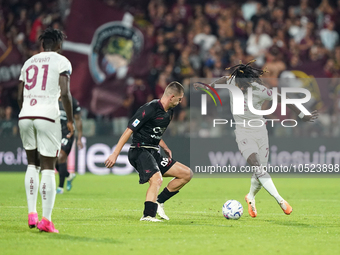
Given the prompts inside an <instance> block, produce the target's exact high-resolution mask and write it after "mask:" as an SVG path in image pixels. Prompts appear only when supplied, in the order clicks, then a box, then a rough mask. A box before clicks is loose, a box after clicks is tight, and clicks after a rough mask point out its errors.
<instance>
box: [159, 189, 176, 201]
mask: <svg viewBox="0 0 340 255" xmlns="http://www.w3.org/2000/svg"><path fill="white" fill-rule="evenodd" d="M178 192H179V191H174V192H170V191H169V190H168V189H167V187H165V188H164V189H163V191H162V192H161V193H160V194H159V195H158V197H157V202H158V203H160V204H163V203H164V202H165V201H167V200H168V199H170V198H171V197H172V196H174V195H176V194H177V193H178Z"/></svg>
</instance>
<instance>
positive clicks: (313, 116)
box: [302, 110, 319, 122]
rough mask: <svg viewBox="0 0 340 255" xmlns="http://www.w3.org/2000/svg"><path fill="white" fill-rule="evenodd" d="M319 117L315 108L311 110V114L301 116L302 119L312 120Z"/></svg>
mask: <svg viewBox="0 0 340 255" xmlns="http://www.w3.org/2000/svg"><path fill="white" fill-rule="evenodd" d="M318 117H319V113H318V111H317V110H315V111H313V112H312V114H311V115H305V116H303V118H302V120H303V121H308V122H314V121H315V120H316V119H317V118H318Z"/></svg>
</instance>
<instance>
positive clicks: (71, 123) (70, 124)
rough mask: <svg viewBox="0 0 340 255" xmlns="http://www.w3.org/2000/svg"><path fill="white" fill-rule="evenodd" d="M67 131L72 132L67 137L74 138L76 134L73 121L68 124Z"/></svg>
mask: <svg viewBox="0 0 340 255" xmlns="http://www.w3.org/2000/svg"><path fill="white" fill-rule="evenodd" d="M67 129H68V131H70V133H68V134H67V136H66V137H67V138H71V136H73V133H74V126H73V121H68V122H67Z"/></svg>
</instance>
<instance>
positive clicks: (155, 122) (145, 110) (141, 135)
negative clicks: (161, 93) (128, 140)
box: [128, 99, 173, 146]
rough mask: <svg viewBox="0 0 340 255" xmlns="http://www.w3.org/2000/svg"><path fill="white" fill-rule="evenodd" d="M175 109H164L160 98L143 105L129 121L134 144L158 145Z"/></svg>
mask: <svg viewBox="0 0 340 255" xmlns="http://www.w3.org/2000/svg"><path fill="white" fill-rule="evenodd" d="M172 116H173V110H172V109H169V110H168V111H167V112H166V111H165V110H164V108H163V105H162V104H161V102H160V100H159V99H155V100H152V101H151V102H149V103H146V104H145V105H143V106H141V107H140V108H139V109H138V110H137V112H136V113H135V114H134V115H133V116H132V118H131V119H130V121H129V124H128V128H130V129H131V130H132V131H133V138H132V143H133V144H138V143H139V144H140V145H156V146H158V144H159V141H160V140H161V139H162V135H163V133H164V132H165V130H166V128H167V127H168V125H169V123H170V121H171V119H172Z"/></svg>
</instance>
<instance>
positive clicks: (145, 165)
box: [105, 82, 193, 222]
mask: <svg viewBox="0 0 340 255" xmlns="http://www.w3.org/2000/svg"><path fill="white" fill-rule="evenodd" d="M183 96H184V88H183V86H182V85H181V84H180V83H178V82H171V83H170V84H169V85H168V86H167V87H166V89H165V91H164V94H163V96H162V98H161V99H155V100H153V101H151V102H149V103H146V104H145V105H143V106H142V107H140V108H139V109H138V110H137V112H136V113H135V115H134V116H133V117H132V118H131V119H130V121H129V123H128V127H127V129H126V130H125V131H124V133H123V134H122V136H121V137H120V139H119V141H118V144H117V146H116V148H115V150H114V152H113V153H112V154H111V155H110V156H109V157H108V159H107V160H106V161H105V166H106V167H108V168H111V167H112V166H113V165H114V164H115V163H116V160H117V157H118V155H119V153H120V151H121V150H122V148H123V146H124V144H125V143H126V142H127V140H128V139H129V138H130V136H131V134H132V133H133V138H132V145H131V147H130V150H129V153H128V157H129V161H130V163H131V165H132V166H133V167H134V168H135V169H136V170H137V172H138V173H139V183H140V184H143V183H146V182H149V185H150V186H149V188H148V190H147V192H146V199H145V203H144V206H145V207H144V215H143V217H142V218H141V219H140V220H141V221H152V222H157V221H161V220H159V219H156V213H157V214H158V215H159V216H160V217H161V218H163V219H165V220H169V217H168V216H166V214H165V212H164V202H165V201H167V200H168V199H170V198H171V197H172V196H174V195H176V194H177V193H178V191H179V190H180V189H181V188H182V187H183V186H184V185H185V184H187V183H188V182H189V181H190V180H191V178H192V175H193V173H192V171H191V169H190V168H189V167H187V166H185V165H183V164H181V163H179V162H177V161H175V160H174V159H172V152H171V150H170V149H169V148H168V146H167V145H166V144H165V142H164V141H163V140H162V135H163V133H164V132H165V130H166V128H167V127H168V125H169V123H170V121H171V119H172V117H173V108H174V107H175V106H177V105H178V104H179V103H180V102H181V100H182V98H183ZM159 146H160V147H162V148H163V150H164V152H165V154H166V156H167V157H162V156H161V154H160V153H159ZM162 176H164V177H175V178H173V179H172V180H171V181H170V182H169V183H168V185H167V187H166V188H164V190H163V191H162V192H161V193H160V194H159V195H158V196H157V194H158V192H159V189H160V187H161V185H162V182H163V179H162Z"/></svg>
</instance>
